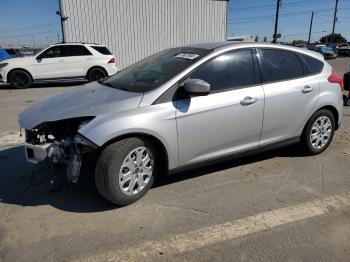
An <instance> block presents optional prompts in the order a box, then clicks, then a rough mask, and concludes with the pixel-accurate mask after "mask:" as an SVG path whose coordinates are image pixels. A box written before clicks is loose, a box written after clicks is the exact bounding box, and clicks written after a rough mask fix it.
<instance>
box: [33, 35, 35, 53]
mask: <svg viewBox="0 0 350 262" xmlns="http://www.w3.org/2000/svg"><path fill="white" fill-rule="evenodd" d="M33 49H34V50H35V35H33Z"/></svg>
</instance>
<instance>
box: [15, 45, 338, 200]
mask: <svg viewBox="0 0 350 262" xmlns="http://www.w3.org/2000/svg"><path fill="white" fill-rule="evenodd" d="M342 103H343V98H342V79H341V78H340V77H339V76H338V75H337V74H336V73H335V71H334V70H333V69H332V67H331V66H330V65H329V64H328V63H327V62H325V61H324V59H323V57H322V55H320V54H318V53H315V52H312V51H308V50H304V49H299V48H293V47H288V46H280V45H271V44H257V43H232V42H221V43H208V44H197V45H191V46H185V47H179V48H172V49H168V50H165V51H163V52H160V53H158V54H155V55H153V56H150V57H148V58H146V59H144V60H142V61H140V62H138V63H136V64H134V65H132V66H130V67H128V68H127V69H125V70H123V71H121V72H119V73H117V74H115V75H113V76H111V77H109V78H107V79H106V80H104V81H101V82H93V83H90V84H86V85H82V86H78V87H75V88H72V89H71V90H68V91H65V92H63V93H60V94H57V95H54V96H51V97H49V98H48V99H46V100H44V101H41V102H39V103H37V104H35V105H32V106H30V107H29V108H28V109H26V110H25V111H24V112H23V113H21V115H20V117H19V123H20V125H21V127H22V128H24V129H25V130H26V144H25V152H26V156H27V159H28V161H29V162H32V163H38V162H40V161H42V160H44V159H45V160H47V161H48V162H49V163H50V165H51V166H53V167H55V166H57V165H62V164H64V165H65V168H66V176H67V179H68V180H70V181H73V182H76V181H77V180H78V176H79V173H80V167H81V165H82V163H84V161H90V162H91V161H93V159H94V157H95V159H96V160H97V161H96V162H97V163H96V168H95V182H96V186H97V189H98V191H99V192H100V193H101V195H102V196H103V197H105V198H106V199H108V200H109V201H111V202H113V203H115V204H117V205H127V204H130V203H132V202H134V201H136V200H137V199H139V198H141V197H142V196H143V195H144V194H145V193H146V192H147V191H148V189H149V188H150V187H151V186H152V184H153V181H154V179H155V177H156V176H157V175H161V174H164V173H176V172H179V171H182V170H186V169H189V168H193V167H196V166H199V165H205V164H208V163H212V162H215V161H217V160H222V159H224V158H226V157H232V156H239V155H242V154H246V153H252V152H258V151H261V150H262V149H271V148H275V147H277V146H283V145H287V144H291V143H297V142H299V143H300V144H301V145H302V148H303V149H304V151H305V152H306V153H308V154H311V155H314V154H319V153H321V152H322V151H323V150H325V149H326V148H327V147H328V145H329V144H330V142H331V140H332V138H333V135H334V131H335V130H337V129H338V128H339V125H340V122H341V118H342V105H343V104H342ZM91 156H94V157H91Z"/></svg>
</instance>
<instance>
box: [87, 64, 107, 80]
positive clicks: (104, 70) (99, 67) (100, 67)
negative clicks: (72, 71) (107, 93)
mask: <svg viewBox="0 0 350 262" xmlns="http://www.w3.org/2000/svg"><path fill="white" fill-rule="evenodd" d="M94 68H98V69H101V70H102V71H103V72H105V74H106V76H108V73H107V70H106V69H104V68H103V67H102V66H93V67H91V68H89V70H88V71H87V73H86V78H88V76H89V72H90V71H91V70H92V69H94Z"/></svg>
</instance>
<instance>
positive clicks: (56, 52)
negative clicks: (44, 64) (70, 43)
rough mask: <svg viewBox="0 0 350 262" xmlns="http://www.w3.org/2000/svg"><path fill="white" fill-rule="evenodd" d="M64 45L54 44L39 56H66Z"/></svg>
mask: <svg viewBox="0 0 350 262" xmlns="http://www.w3.org/2000/svg"><path fill="white" fill-rule="evenodd" d="M66 50H67V48H66V46H54V47H51V48H49V49H48V50H46V51H45V52H44V53H43V54H42V55H41V57H42V58H58V57H65V56H67V51H66Z"/></svg>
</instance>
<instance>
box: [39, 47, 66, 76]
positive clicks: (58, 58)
mask: <svg viewBox="0 0 350 262" xmlns="http://www.w3.org/2000/svg"><path fill="white" fill-rule="evenodd" d="M67 53H68V51H67V46H65V45H58V46H53V47H51V48H49V49H47V50H45V51H44V52H42V53H41V54H40V55H38V56H37V57H36V61H35V64H34V65H33V67H34V72H35V77H34V78H35V79H54V78H63V77H65V76H66V74H67V70H66V64H65V59H66V57H67Z"/></svg>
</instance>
